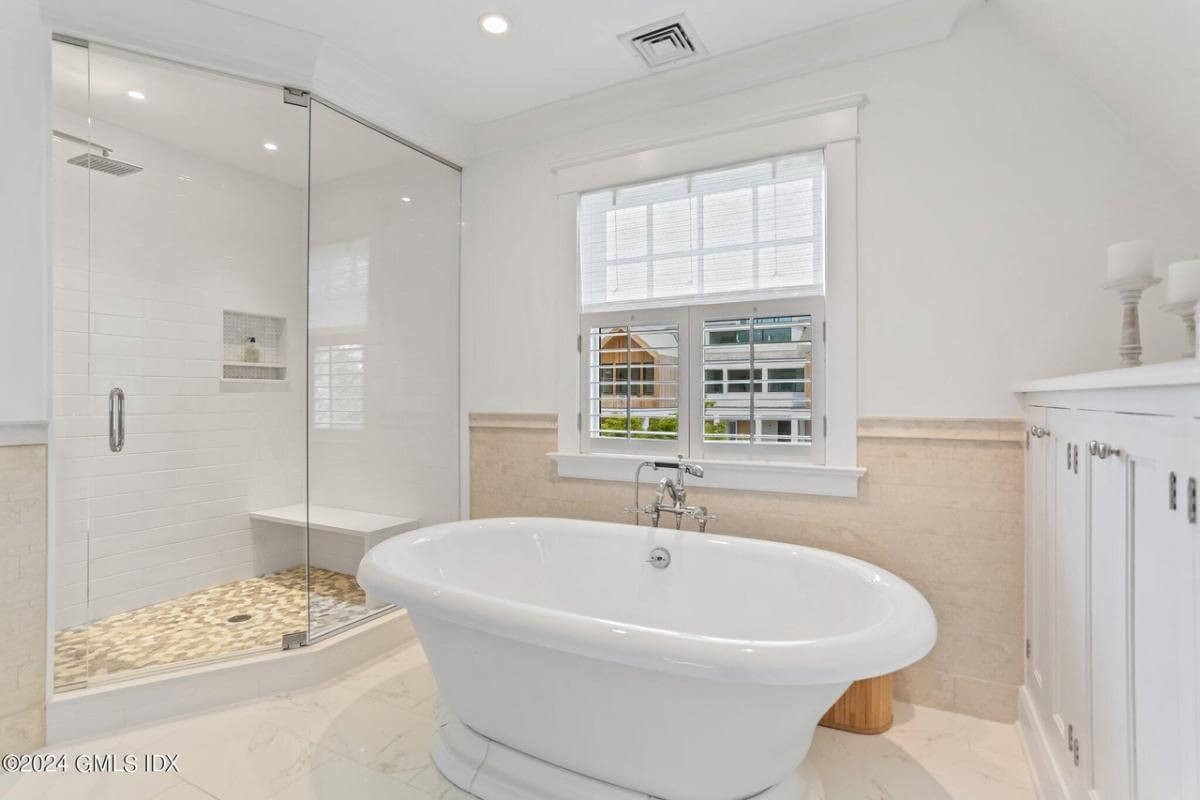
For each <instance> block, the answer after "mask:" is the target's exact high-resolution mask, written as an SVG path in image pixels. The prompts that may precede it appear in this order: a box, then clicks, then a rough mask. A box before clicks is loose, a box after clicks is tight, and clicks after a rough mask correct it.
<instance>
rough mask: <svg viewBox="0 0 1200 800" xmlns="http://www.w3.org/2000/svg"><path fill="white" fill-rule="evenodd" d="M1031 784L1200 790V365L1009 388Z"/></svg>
mask: <svg viewBox="0 0 1200 800" xmlns="http://www.w3.org/2000/svg"><path fill="white" fill-rule="evenodd" d="M1021 393H1022V397H1023V401H1024V406H1025V411H1026V423H1027V426H1026V432H1027V437H1026V442H1027V451H1026V454H1027V460H1026V472H1025V482H1026V526H1025V532H1026V590H1025V595H1026V596H1025V621H1026V637H1027V639H1026V656H1027V658H1026V670H1025V686H1024V688H1023V689H1022V692H1021V709H1020V711H1021V724H1022V729H1023V733H1024V735H1025V738H1026V742H1027V745H1028V748H1029V751H1030V757H1031V760H1032V762H1033V766H1034V769H1035V771H1036V772H1037V776H1038V782H1039V784H1040V787H1041V791H1042V795H1043V796H1044V797H1046V798H1070V799H1071V800H1076V799H1078V800H1085V799H1086V800H1126V798H1139V799H1140V800H1160V798H1161V799H1165V798H1200V713H1198V711H1197V705H1198V701H1200V660H1197V655H1198V645H1200V580H1198V578H1200V522H1197V521H1196V512H1195V510H1194V504H1195V492H1196V488H1195V487H1196V483H1197V481H1200V363H1197V362H1173V363H1171V364H1164V365H1155V366H1150V367H1141V368H1136V369H1130V370H1120V371H1113V372H1108V373H1096V374H1093V375H1080V376H1072V377H1069V378H1062V379H1054V380H1045V381H1038V382H1036V383H1032V384H1029V385H1026V386H1024V387H1021Z"/></svg>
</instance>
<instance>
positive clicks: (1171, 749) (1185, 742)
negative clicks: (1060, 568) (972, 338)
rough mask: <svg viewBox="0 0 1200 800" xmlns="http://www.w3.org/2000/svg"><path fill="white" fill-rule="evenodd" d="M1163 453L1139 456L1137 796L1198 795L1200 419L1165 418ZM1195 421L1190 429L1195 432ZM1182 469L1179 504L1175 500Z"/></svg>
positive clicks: (1158, 443) (1159, 444)
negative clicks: (1197, 499) (1196, 487)
mask: <svg viewBox="0 0 1200 800" xmlns="http://www.w3.org/2000/svg"><path fill="white" fill-rule="evenodd" d="M1164 425H1166V426H1167V430H1165V431H1159V432H1158V433H1157V435H1156V436H1155V437H1154V438H1153V441H1154V447H1155V450H1156V455H1158V459H1157V460H1156V461H1155V463H1154V464H1151V463H1147V462H1145V461H1142V460H1138V461H1135V464H1134V481H1133V541H1132V545H1133V592H1134V602H1133V670H1134V684H1135V685H1134V713H1135V729H1134V730H1135V737H1136V742H1137V748H1136V750H1137V756H1136V775H1137V797H1139V798H1143V800H1156V798H1165V797H1198V796H1200V780H1198V778H1197V748H1198V747H1200V743H1198V741H1197V725H1198V724H1200V720H1198V719H1197V711H1196V703H1197V699H1198V698H1197V693H1198V691H1200V686H1198V685H1197V684H1198V682H1200V674H1198V670H1197V663H1198V662H1197V661H1196V657H1197V637H1198V636H1200V631H1198V629H1197V624H1198V623H1200V615H1198V604H1200V597H1198V594H1197V593H1198V591H1200V588H1198V586H1197V561H1198V559H1200V551H1198V549H1197V548H1198V546H1200V545H1198V543H1200V529H1198V528H1197V526H1195V525H1191V524H1189V523H1188V520H1187V508H1186V506H1187V485H1188V480H1189V478H1190V477H1192V476H1196V477H1200V457H1198V456H1197V455H1196V453H1195V452H1194V450H1195V442H1196V441H1197V439H1196V438H1195V437H1196V435H1197V434H1200V430H1198V428H1200V426H1197V425H1196V424H1195V423H1184V424H1180V423H1177V422H1170V423H1164ZM1189 428H1190V436H1189V435H1188V434H1189ZM1171 473H1175V476H1176V486H1177V496H1176V504H1175V505H1176V507H1175V508H1174V509H1171V508H1170V507H1169V491H1170V489H1169V487H1170V483H1169V481H1170V475H1171Z"/></svg>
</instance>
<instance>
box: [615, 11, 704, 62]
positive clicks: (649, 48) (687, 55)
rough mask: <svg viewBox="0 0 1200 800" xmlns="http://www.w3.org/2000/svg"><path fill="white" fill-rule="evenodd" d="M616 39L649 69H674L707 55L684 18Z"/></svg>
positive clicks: (648, 26)
mask: <svg viewBox="0 0 1200 800" xmlns="http://www.w3.org/2000/svg"><path fill="white" fill-rule="evenodd" d="M617 38H618V39H620V40H621V41H622V42H625V44H627V45H629V47H630V48H631V49H632V50H633V52H634V53H636V54H637V56H638V58H640V59H641V60H642V61H644V62H645V64H646V66H648V67H650V69H658V68H660V67H666V66H677V65H679V64H681V63H682V62H684V61H688V60H692V59H696V58H700V57H701V56H704V55H707V54H708V50H707V49H706V48H705V47H704V45H703V44H701V43H700V40H699V39H698V38H697V37H696V33H695V30H694V29H693V28H692V23H691V22H689V21H688V18H687V16H685V15H684V14H679V15H678V16H674V17H671V18H670V19H664V20H660V21H658V22H655V23H653V24H650V25H646V26H643V27H641V28H638V29H637V30H632V31H629V32H628V33H623V34H621V35H620V36H618V37H617Z"/></svg>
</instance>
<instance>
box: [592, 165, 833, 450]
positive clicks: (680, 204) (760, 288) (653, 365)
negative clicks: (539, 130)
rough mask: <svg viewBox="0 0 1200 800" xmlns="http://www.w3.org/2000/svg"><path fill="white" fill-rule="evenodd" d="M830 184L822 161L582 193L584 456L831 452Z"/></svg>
mask: <svg viewBox="0 0 1200 800" xmlns="http://www.w3.org/2000/svg"><path fill="white" fill-rule="evenodd" d="M824 183H825V177H824V166H823V158H822V153H821V152H819V151H818V152H811V153H800V154H795V155H789V156H784V157H781V158H775V159H770V160H764V161H758V162H754V163H750V164H742V165H738V166H733V167H728V168H723V169H717V170H709V171H705V172H697V173H693V174H689V175H681V176H678V177H674V178H666V179H662V180H657V181H653V182H650V183H643V184H636V185H630V186H621V187H616V188H612V189H605V190H603V191H596V192H589V193H584V194H582V195H580V197H579V204H578V214H577V222H578V243H579V270H580V275H579V278H580V283H579V285H580V305H581V308H582V314H581V325H580V351H581V368H582V381H581V395H582V398H583V404H584V408H583V410H582V414H581V422H582V423H583V425H582V426H581V428H582V430H581V433H582V437H581V438H582V442H581V444H582V447H583V449H584V450H594V451H609V452H612V451H615V452H646V451H649V452H654V451H664V452H671V453H678V452H682V453H685V454H687V455H689V456H690V457H693V458H700V457H710V458H733V459H738V458H766V459H776V458H780V459H809V460H813V461H819V460H820V459H821V458H822V455H823V450H822V447H821V444H822V430H823V425H816V424H814V421H815V420H817V419H820V417H821V416H822V415H821V413H820V412H821V409H822V402H821V396H820V390H821V388H822V387H821V385H820V373H821V368H822V364H823V355H822V354H823V318H824V279H825V268H824V266H825V265H824V250H825V246H824V216H825V207H824ZM814 332H816V334H817V335H815V336H814ZM689 375H694V376H695V379H694V385H693V383H692V381H690V380H689Z"/></svg>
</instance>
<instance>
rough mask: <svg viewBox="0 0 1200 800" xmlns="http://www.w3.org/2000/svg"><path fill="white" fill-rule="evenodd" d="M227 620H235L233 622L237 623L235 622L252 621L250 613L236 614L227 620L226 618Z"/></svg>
mask: <svg viewBox="0 0 1200 800" xmlns="http://www.w3.org/2000/svg"><path fill="white" fill-rule="evenodd" d="M225 621H226V622H233V623H235V624H236V623H238V622H249V621H250V615H249V614H234V615H233V616H232V617H230V618H229V619H227V620H225Z"/></svg>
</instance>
